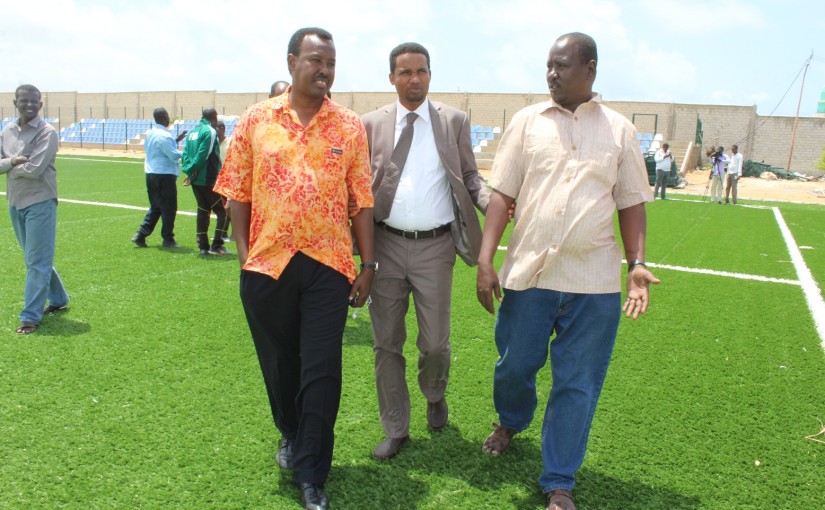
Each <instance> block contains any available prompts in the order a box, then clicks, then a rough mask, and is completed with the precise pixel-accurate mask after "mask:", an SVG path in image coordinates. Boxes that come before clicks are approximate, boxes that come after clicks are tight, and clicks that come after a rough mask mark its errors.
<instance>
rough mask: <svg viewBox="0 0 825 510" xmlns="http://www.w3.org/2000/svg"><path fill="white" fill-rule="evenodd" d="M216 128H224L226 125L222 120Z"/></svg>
mask: <svg viewBox="0 0 825 510" xmlns="http://www.w3.org/2000/svg"><path fill="white" fill-rule="evenodd" d="M216 127H224V128H225V127H226V124H224V123H223V121H222V120H219V121H218V124H217V126H216Z"/></svg>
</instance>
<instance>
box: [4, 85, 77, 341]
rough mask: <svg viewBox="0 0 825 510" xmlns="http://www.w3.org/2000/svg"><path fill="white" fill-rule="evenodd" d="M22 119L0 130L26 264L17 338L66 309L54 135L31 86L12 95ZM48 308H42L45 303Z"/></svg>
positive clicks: (16, 231) (14, 220) (8, 193)
mask: <svg viewBox="0 0 825 510" xmlns="http://www.w3.org/2000/svg"><path fill="white" fill-rule="evenodd" d="M13 103H14V106H15V108H17V111H18V113H19V114H20V116H19V117H18V118H17V120H16V121H15V122H11V123H9V124H8V125H7V126H6V127H5V128H3V131H2V132H0V174H6V199H7V200H8V202H9V216H10V217H11V225H12V228H13V229H14V234H15V236H16V237H17V242H18V243H20V248H22V250H23V260H24V261H25V263H26V287H25V291H24V302H23V310H22V311H21V312H20V325H19V326H18V327H17V330H16V332H17V334H19V335H28V334H31V333H34V332H35V331H36V330H37V327H38V325H39V324H40V321H41V320H42V319H43V315H44V314H47V315H50V314H53V313H54V312H59V311H63V310H66V309H67V308H68V306H69V294H68V293H67V292H66V289H65V287H64V286H63V281H62V280H61V279H60V275H58V274H57V270H56V269H55V268H54V251H55V238H56V236H57V169H56V168H55V166H54V162H55V158H56V156H57V132H56V131H55V129H54V127H52V125H51V124H49V123H48V122H46V121H44V120H43V119H41V118H40V115H39V114H40V109H41V108H43V101H42V98H41V94H40V90H39V89H38V88H37V87H35V86H34V85H29V84H26V85H20V86H19V87H17V90H15V91H14V100H13ZM47 300H48V303H49V305H48V306H46V307H45V308H44V305H45V304H46V301H47Z"/></svg>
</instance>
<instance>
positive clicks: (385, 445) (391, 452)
mask: <svg viewBox="0 0 825 510" xmlns="http://www.w3.org/2000/svg"><path fill="white" fill-rule="evenodd" d="M409 439H410V436H404V437H388V438H386V439H384V440H383V441H381V442H380V443H379V444H378V446H376V447H375V451H374V452H373V454H372V456H373V457H375V458H376V459H378V460H387V459H391V458H393V457H395V455H396V454H397V453H398V451H399V450H400V449H401V447H402V446H403V445H404V443H406V442H407V440H409Z"/></svg>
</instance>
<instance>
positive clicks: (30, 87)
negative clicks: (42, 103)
mask: <svg viewBox="0 0 825 510" xmlns="http://www.w3.org/2000/svg"><path fill="white" fill-rule="evenodd" d="M21 90H26V91H29V92H36V93H37V97H40V98H42V97H43V95H42V94H41V93H40V89H39V88H37V87H35V86H34V85H29V84H28V83H24V84H23V85H20V86H19V87H17V89H15V91H14V98H15V99H17V98H18V97H20V91H21Z"/></svg>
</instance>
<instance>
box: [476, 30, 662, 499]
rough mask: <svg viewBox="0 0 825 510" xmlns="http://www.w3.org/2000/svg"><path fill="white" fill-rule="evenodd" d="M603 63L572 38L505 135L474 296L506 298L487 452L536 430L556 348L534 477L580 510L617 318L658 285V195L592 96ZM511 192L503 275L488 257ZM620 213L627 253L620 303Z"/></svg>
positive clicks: (628, 142)
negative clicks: (540, 95)
mask: <svg viewBox="0 0 825 510" xmlns="http://www.w3.org/2000/svg"><path fill="white" fill-rule="evenodd" d="M596 63H597V52H596V43H595V41H593V39H592V38H591V37H590V36H587V35H585V34H581V33H572V34H567V35H564V36H562V37H560V38H559V39H557V40H556V42H555V43H554V45H553V47H552V48H551V49H550V55H549V58H548V60H547V84H548V86H549V88H550V96H551V100H550V101H548V102H544V103H540V104H537V105H533V106H528V107H527V108H525V109H523V110H521V111H520V112H518V113H517V114H516V115H515V116H514V117H513V119H512V121H511V123H510V125H509V126H507V129H506V130H505V132H504V135H503V137H502V139H501V144H500V146H499V149H498V152H497V154H496V159H495V162H494V164H493V170H492V177H491V179H490V184H491V186H492V187H493V193H492V195H491V197H490V203H489V205H488V208H487V215H486V220H485V225H484V234H483V239H482V245H481V255H480V257H479V263H478V277H477V290H478V300H479V302H480V303H481V304H482V305H483V306H484V308H486V309H487V310H488V311H489V312H490V313H495V308H494V302H493V299H494V298H495V299H496V300H499V301H500V302H501V306H500V308H499V311H498V320H497V322H496V328H495V340H496V347H497V349H498V351H499V356H500V358H499V360H498V362H497V364H496V368H495V377H494V383H493V400H494V403H495V407H496V411H497V413H498V415H499V421H500V423H501V425H497V424H494V427H495V430H494V431H493V433H492V434H490V436H489V437H488V438H487V440H486V441H485V442H484V446H483V450H484V451H485V452H487V453H490V454H492V455H498V454H500V453H502V452H504V451H505V450H506V449H507V448H508V447H509V445H510V440H511V439H512V437H513V435H514V434H515V433H517V432H519V431H522V430H524V429H526V428H527V427H528V426H529V424H530V422H531V421H532V419H533V415H534V413H535V410H536V407H537V396H536V374H537V373H538V371H539V370H540V369H541V368H542V367H543V366H544V364H545V363H546V361H547V355H548V344H549V351H550V364H551V370H552V373H553V386H552V389H551V392H550V398H549V401H548V403H547V407H546V410H545V413H544V425H543V428H542V459H543V462H544V468H543V472H542V474H541V476H540V477H539V486H540V488H541V490H542V491H543V492H544V493H545V494H546V495H547V508H548V509H549V510H570V509H575V505H574V503H573V497H572V492H571V491H572V490H573V486H574V483H575V473H576V471H577V470H578V468H579V467H580V466H581V464H582V461H583V459H584V452H585V448H586V446H587V437H588V434H589V432H590V425H591V422H592V419H593V413H594V411H595V408H596V402H597V400H598V398H599V394H600V392H601V388H602V383H603V382H604V377H605V374H606V372H607V366H608V364H609V362H610V356H611V353H612V351H613V344H614V342H615V340H616V332H617V329H618V325H619V318H620V316H621V313H622V311H624V312H625V313H626V314H627V316H628V317H632V318H634V319H635V318H637V317H638V316H639V314H643V313H645V311H646V310H647V307H648V302H649V293H648V288H649V285H650V284H651V283H658V282H659V280H657V279H656V277H654V276H653V274H652V273H651V272H650V271H648V270H647V267H646V266H645V263H644V255H645V233H646V216H645V205H644V204H645V202H650V201H652V199H653V197H652V194H651V192H650V187H649V185H648V183H647V173H646V171H645V164H644V161H643V160H642V156H641V153H639V150H638V142H637V141H636V130H635V129H634V127H633V125H632V124H631V123H630V122H629V121H628V120H627V119H626V118H624V117H623V116H621V115H620V114H618V113H617V112H615V111H613V110H611V109H609V108H607V107H606V106H604V105H603V104H602V103H601V97H600V96H599V95H598V94H596V93H594V92H593V89H592V87H593V82H594V80H595V78H596ZM516 199H518V205H517V206H516V214H515V224H514V227H513V233H512V236H511V237H510V241H509V245H508V250H507V256H506V258H505V261H504V264H503V266H502V268H501V274H500V277H501V280H500V281H499V277H498V276H497V275H496V272H495V269H494V267H493V256H494V255H495V253H496V248H497V246H498V243H499V241H500V240H501V237H502V234H503V232H504V228H505V226H506V225H507V220H508V217H507V210H508V208H509V207H510V206H511V205H512V204H513V203H514V201H515V200H516ZM616 210H618V216H619V226H620V231H621V236H622V240H623V244H624V250H625V257H626V258H627V260H628V273H627V282H626V285H627V299H626V300H625V302H624V306H622V303H621V259H622V257H621V251H620V249H619V246H618V243H617V242H616V239H615V236H614V234H613V212H614V211H616ZM502 287H503V288H504V289H505V291H504V298H503V299H502V297H501V294H502V292H501V289H502ZM553 334H555V338H554V339H553V341H552V343H550V337H551V335H553Z"/></svg>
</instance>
